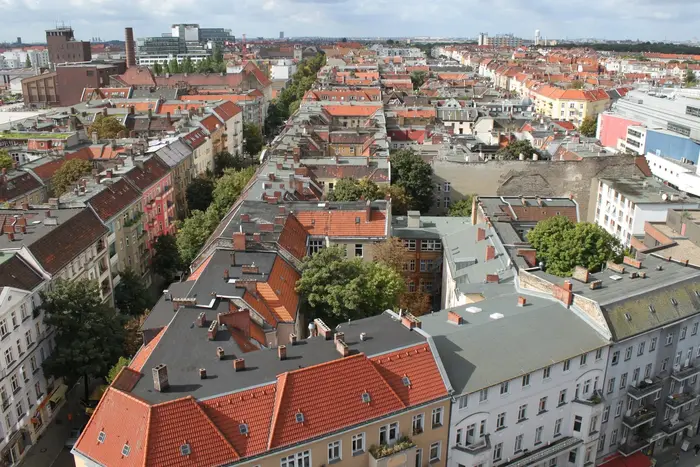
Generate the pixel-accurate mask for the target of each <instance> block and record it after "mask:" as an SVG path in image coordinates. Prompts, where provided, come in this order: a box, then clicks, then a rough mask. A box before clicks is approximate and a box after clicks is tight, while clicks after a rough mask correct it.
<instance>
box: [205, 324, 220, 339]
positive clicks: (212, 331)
mask: <svg viewBox="0 0 700 467" xmlns="http://www.w3.org/2000/svg"><path fill="white" fill-rule="evenodd" d="M218 331H219V322H218V321H217V320H214V321H212V322H211V324H210V325H209V330H208V331H207V339H209V340H210V341H213V340H214V339H216V333H217V332H218Z"/></svg>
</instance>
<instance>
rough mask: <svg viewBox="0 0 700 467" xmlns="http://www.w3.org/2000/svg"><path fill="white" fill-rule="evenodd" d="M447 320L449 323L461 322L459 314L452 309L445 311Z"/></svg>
mask: <svg viewBox="0 0 700 467" xmlns="http://www.w3.org/2000/svg"><path fill="white" fill-rule="evenodd" d="M447 321H449V322H450V323H455V324H462V317H461V316H459V314H457V313H455V312H454V311H448V312H447Z"/></svg>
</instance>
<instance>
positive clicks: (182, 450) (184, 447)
mask: <svg viewBox="0 0 700 467" xmlns="http://www.w3.org/2000/svg"><path fill="white" fill-rule="evenodd" d="M180 454H181V455H183V456H189V455H190V454H192V448H190V445H189V444H188V443H185V444H183V445H181V446H180Z"/></svg>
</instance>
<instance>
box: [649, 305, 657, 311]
mask: <svg viewBox="0 0 700 467" xmlns="http://www.w3.org/2000/svg"><path fill="white" fill-rule="evenodd" d="M649 311H650V312H652V313H656V310H655V309H654V305H649Z"/></svg>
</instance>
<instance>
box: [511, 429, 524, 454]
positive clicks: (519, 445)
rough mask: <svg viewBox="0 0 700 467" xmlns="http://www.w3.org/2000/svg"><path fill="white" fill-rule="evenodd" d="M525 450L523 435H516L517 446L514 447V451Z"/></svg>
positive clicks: (515, 452)
mask: <svg viewBox="0 0 700 467" xmlns="http://www.w3.org/2000/svg"><path fill="white" fill-rule="evenodd" d="M522 450H523V435H522V434H519V435H518V436H516V437H515V447H514V448H513V453H514V454H517V453H519V452H520V451H522Z"/></svg>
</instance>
